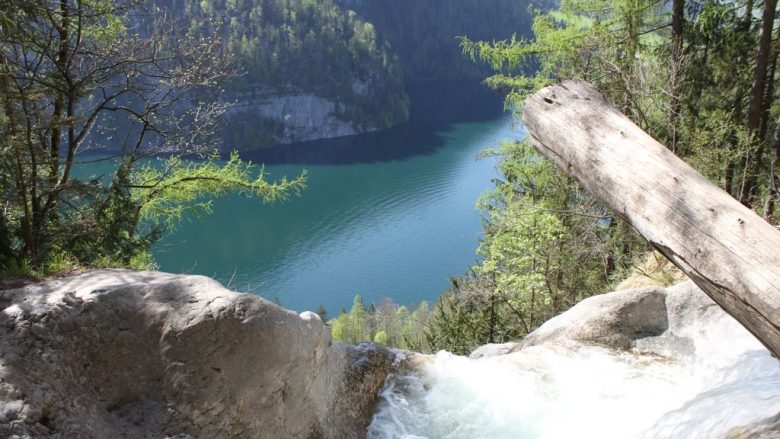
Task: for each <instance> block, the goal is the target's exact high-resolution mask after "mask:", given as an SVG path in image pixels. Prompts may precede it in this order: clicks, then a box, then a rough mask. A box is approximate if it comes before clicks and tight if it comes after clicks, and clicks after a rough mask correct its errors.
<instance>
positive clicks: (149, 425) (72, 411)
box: [0, 270, 393, 438]
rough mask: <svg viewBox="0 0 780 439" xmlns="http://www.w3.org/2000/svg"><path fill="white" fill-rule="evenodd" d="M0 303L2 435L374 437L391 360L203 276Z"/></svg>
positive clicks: (95, 276)
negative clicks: (339, 341)
mask: <svg viewBox="0 0 780 439" xmlns="http://www.w3.org/2000/svg"><path fill="white" fill-rule="evenodd" d="M0 309H2V313H0V437H47V436H53V437H66V438H70V437H74V438H75V437H78V438H108V437H125V438H152V437H154V438H157V437H177V438H186V437H253V438H255V437H268V438H317V437H325V438H352V437H362V436H364V435H365V426H366V425H367V424H368V422H369V420H370V417H371V414H372V412H373V407H374V404H375V402H376V401H375V400H376V397H377V396H376V395H377V391H378V390H379V389H380V388H381V387H382V385H383V384H384V381H385V377H386V375H387V374H388V373H389V371H390V369H391V368H392V363H393V354H392V353H390V352H388V351H386V350H384V349H381V348H378V347H375V346H372V345H366V346H358V347H351V346H344V345H335V344H331V340H330V335H329V332H328V330H327V328H326V327H325V326H324V325H323V323H322V322H321V321H320V319H319V317H318V316H317V315H316V314H313V313H310V312H305V313H302V314H300V315H299V314H296V313H294V312H291V311H287V310H284V309H283V308H281V307H279V306H276V305H274V304H273V303H270V302H268V301H266V300H264V299H262V298H260V297H257V296H254V295H250V294H237V293H234V292H231V291H228V290H226V289H225V288H223V287H222V286H221V285H220V284H219V283H217V282H216V281H214V280H212V279H209V278H206V277H202V276H178V275H170V274H164V273H157V272H132V271H125V270H100V271H91V272H86V273H84V274H81V275H78V276H75V277H70V278H65V279H60V280H52V281H48V282H44V283H40V284H35V285H30V286H26V287H23V288H18V289H13V290H5V291H0Z"/></svg>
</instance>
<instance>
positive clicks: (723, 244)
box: [523, 80, 780, 356]
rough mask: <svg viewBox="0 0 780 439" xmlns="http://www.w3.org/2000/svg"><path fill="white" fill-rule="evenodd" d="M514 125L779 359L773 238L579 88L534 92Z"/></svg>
mask: <svg viewBox="0 0 780 439" xmlns="http://www.w3.org/2000/svg"><path fill="white" fill-rule="evenodd" d="M523 120H524V122H525V124H526V126H527V127H528V132H529V133H530V138H531V141H532V142H533V144H534V146H535V147H536V149H538V150H539V151H540V152H541V153H542V154H544V155H545V156H547V157H548V158H550V159H551V160H552V161H553V162H554V163H555V164H556V165H558V166H559V167H560V168H561V169H563V170H564V171H565V172H567V173H568V174H569V175H571V176H572V177H573V178H574V179H575V180H577V181H578V182H580V183H581V184H582V185H583V186H584V187H585V188H586V189H587V190H589V191H590V192H591V193H593V195H595V196H596V197H597V198H599V199H600V200H601V201H603V202H604V203H606V204H607V205H608V206H609V207H610V208H612V210H613V211H614V212H615V213H616V214H617V215H619V216H621V217H622V218H623V219H625V220H626V221H628V222H629V223H630V224H631V225H632V226H633V227H634V228H635V229H636V230H637V231H638V232H639V233H641V234H642V236H644V237H645V238H646V239H647V240H648V241H650V243H651V244H652V245H653V246H654V247H655V248H657V249H658V250H659V251H661V252H662V253H663V254H664V255H665V256H666V257H667V258H669V260H671V261H672V262H673V263H674V264H675V265H677V266H678V267H679V268H680V269H681V270H683V271H684V272H685V273H686V274H687V275H688V276H689V277H690V278H691V279H693V280H694V282H696V284H698V285H699V286H700V287H701V288H702V289H703V290H704V291H705V292H706V293H707V294H708V295H709V296H710V297H712V299H713V300H715V301H716V302H717V303H718V304H719V305H720V306H721V307H723V309H724V310H726V312H728V313H729V314H731V315H732V316H733V317H734V318H736V319H737V320H738V321H739V322H740V323H741V324H742V325H744V326H745V327H746V328H747V329H748V330H750V332H752V333H753V334H754V335H755V336H756V337H758V339H759V340H761V341H762V342H763V343H764V344H765V345H766V346H767V348H769V350H771V351H772V352H773V353H774V354H775V355H776V356H780V231H777V230H775V229H774V228H773V227H772V226H771V225H770V224H769V223H767V222H766V221H764V220H763V219H761V218H760V217H759V216H758V215H757V214H755V213H754V212H753V211H751V210H750V209H748V208H746V207H745V206H743V205H742V204H740V203H739V202H738V201H737V200H735V199H734V198H732V197H731V196H729V194H728V193H726V192H724V191H723V190H722V189H720V188H717V187H716V186H715V185H713V184H711V183H710V182H709V181H707V179H706V178H704V177H703V176H702V175H701V174H699V173H698V172H696V171H695V170H694V169H693V168H691V167H690V166H688V165H687V164H686V163H685V162H683V161H682V160H680V159H679V158H678V157H677V156H675V155H674V154H673V153H672V152H671V151H669V150H668V149H667V148H665V147H664V146H663V145H661V144H660V143H658V142H656V141H655V140H654V139H653V138H652V137H650V136H649V135H647V134H646V133H644V132H643V131H642V130H641V129H640V128H639V127H637V126H636V125H634V124H633V123H632V122H631V121H630V120H629V119H628V118H626V117H625V116H624V115H622V114H621V113H620V112H619V111H618V110H617V109H615V107H613V106H612V105H611V104H609V103H608V102H607V101H606V100H605V99H604V97H603V96H602V95H601V94H600V93H599V92H598V91H597V90H596V89H595V88H594V87H593V86H591V85H590V84H588V83H586V82H584V81H580V80H567V81H564V82H563V83H561V84H557V85H553V86H549V87H546V88H545V89H543V90H541V91H539V92H538V93H536V94H535V95H534V96H532V97H530V98H529V99H528V100H527V101H526V105H525V109H524V111H523ZM724 342H727V341H725V340H724Z"/></svg>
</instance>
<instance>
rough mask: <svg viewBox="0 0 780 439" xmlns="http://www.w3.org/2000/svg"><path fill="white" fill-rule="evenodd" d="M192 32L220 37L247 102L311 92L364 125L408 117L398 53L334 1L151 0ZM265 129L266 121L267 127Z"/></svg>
mask: <svg viewBox="0 0 780 439" xmlns="http://www.w3.org/2000/svg"><path fill="white" fill-rule="evenodd" d="M153 4H155V5H156V6H157V7H158V8H160V10H162V11H166V13H167V14H168V15H170V16H177V17H181V18H180V20H181V21H182V22H183V25H184V28H185V29H186V31H187V33H188V34H189V35H190V36H192V37H203V36H206V35H221V36H222V37H223V39H224V41H225V49H226V52H227V53H229V54H231V55H233V56H234V57H235V58H236V59H238V60H240V64H241V67H242V70H243V74H242V75H240V76H237V77H235V78H233V79H232V80H231V81H230V82H229V83H228V84H227V86H228V91H229V92H230V93H229V95H230V97H231V98H236V99H239V100H241V101H243V102H246V101H250V100H262V99H265V98H272V97H273V96H275V95H277V94H280V93H281V94H283V93H287V92H305V93H310V94H314V95H317V96H321V97H324V98H328V99H331V100H333V101H335V102H337V103H338V104H339V105H338V107H337V113H336V114H337V116H338V117H340V118H342V119H343V120H345V121H347V122H351V123H353V124H354V125H355V126H356V127H358V128H361V129H366V128H373V129H376V128H389V127H391V126H393V125H396V124H398V123H401V122H404V121H406V119H407V118H408V99H407V97H406V95H405V93H404V88H403V79H402V74H401V70H400V67H399V66H398V61H397V59H396V56H395V55H394V54H393V52H392V51H391V50H390V48H389V47H388V46H387V44H385V43H383V42H381V41H380V40H379V39H378V38H377V35H376V30H375V28H374V25H373V24H371V23H369V22H367V21H365V20H362V19H360V18H359V17H358V16H357V15H356V14H355V13H354V12H351V11H348V10H344V9H342V8H340V7H339V6H337V5H336V4H334V3H333V1H332V0H202V1H201V0H153ZM266 128H267V127H266Z"/></svg>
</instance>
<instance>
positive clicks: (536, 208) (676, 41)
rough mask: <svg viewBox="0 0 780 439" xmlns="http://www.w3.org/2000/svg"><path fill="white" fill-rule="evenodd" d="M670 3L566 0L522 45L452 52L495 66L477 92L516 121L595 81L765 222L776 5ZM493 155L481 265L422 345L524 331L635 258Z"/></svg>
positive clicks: (632, 247)
mask: <svg viewBox="0 0 780 439" xmlns="http://www.w3.org/2000/svg"><path fill="white" fill-rule="evenodd" d="M670 6H671V8H669V7H667V3H666V2H659V1H654V0H620V1H617V2H613V1H605V0H565V1H563V2H562V3H561V5H560V8H559V9H557V10H552V11H549V12H539V13H538V14H537V16H536V18H535V20H534V24H533V31H534V37H533V38H530V39H525V38H522V37H513V38H511V39H509V40H505V41H497V42H496V41H474V40H470V39H463V40H462V48H463V50H464V51H465V52H466V53H467V54H469V55H470V56H471V57H472V59H474V60H475V61H480V62H485V63H487V64H489V65H490V66H491V67H492V68H493V69H494V71H495V74H494V75H493V76H491V77H490V78H488V79H487V82H488V83H489V84H490V85H492V86H493V87H495V88H497V89H500V90H502V91H504V92H505V93H506V95H507V107H508V108H510V109H513V110H515V111H518V112H519V111H522V104H523V101H524V99H525V98H526V97H527V96H528V95H529V94H531V93H533V92H535V91H536V90H538V89H539V88H540V87H543V86H544V85H547V84H549V83H551V82H553V81H555V80H556V79H558V78H563V77H580V78H584V79H586V80H588V81H590V82H592V83H594V84H595V85H596V86H597V87H598V88H599V89H600V90H601V91H602V92H603V93H604V95H605V96H606V97H607V98H608V99H609V100H610V101H612V102H613V103H614V104H615V105H616V106H617V107H618V108H620V109H621V110H622V111H623V112H624V113H625V114H626V115H627V116H629V117H630V118H632V119H633V120H634V122H635V123H637V124H638V125H639V126H640V127H642V128H643V129H644V130H645V131H647V132H648V133H650V134H651V135H652V136H654V137H655V138H657V139H659V140H661V141H662V142H665V143H666V144H667V145H668V146H669V148H670V149H671V150H672V151H674V152H675V153H677V154H678V155H680V156H681V157H682V158H684V159H686V160H688V161H689V162H690V163H692V164H693V165H694V166H696V167H697V168H698V169H699V170H701V171H702V172H703V173H704V174H705V175H707V176H708V177H709V178H711V179H712V180H713V181H715V182H716V183H718V184H720V185H721V186H722V187H723V188H724V189H725V190H727V191H729V192H730V193H731V194H732V195H733V196H734V197H735V198H738V199H739V200H740V201H742V202H743V203H745V204H746V205H748V206H750V207H753V208H754V209H756V210H757V211H759V213H762V214H763V215H764V217H765V218H766V219H768V220H770V221H776V220H777V215H778V213H777V208H776V204H777V203H776V201H777V198H778V196H779V195H780V193H779V192H778V191H777V189H776V187H777V183H776V179H777V177H776V176H777V171H776V166H777V161H778V160H777V159H778V157H780V134H778V133H780V123H778V122H779V120H778V118H777V108H776V107H777V103H776V99H775V92H774V90H775V83H776V81H777V77H776V73H777V72H776V64H777V57H778V54H780V48H778V46H777V45H778V41H777V38H773V37H771V35H774V34H775V33H778V32H780V31H778V28H777V26H775V23H774V16H775V15H776V10H775V8H776V2H775V1H773V0H767V1H764V2H763V3H762V4H757V3H755V2H753V1H746V2H727V3H721V2H712V1H703V2H689V3H686V2H685V1H684V0H673V1H672V2H671V5H670ZM529 71H531V72H533V73H532V74H528V72H529ZM500 151H501V152H500V153H501V157H502V161H501V165H500V171H501V176H502V179H501V180H499V181H498V182H497V183H496V189H495V190H494V191H493V192H491V193H489V194H488V195H487V196H486V197H485V198H484V199H483V200H482V203H481V206H482V208H483V210H484V211H485V223H484V224H485V225H484V232H485V237H484V241H483V243H482V245H481V247H480V254H481V255H482V257H483V260H482V261H481V263H480V264H479V265H478V266H476V267H474V268H473V270H472V273H471V274H470V275H469V276H466V277H464V278H462V279H460V280H458V281H457V282H456V283H455V284H454V287H453V289H452V291H450V292H448V293H447V294H445V295H444V296H443V297H442V299H440V301H439V304H438V305H437V308H436V312H435V313H434V314H433V315H432V316H431V321H430V322H429V327H430V333H429V335H430V336H431V337H432V338H433V339H438V340H442V341H443V343H442V346H441V347H445V348H451V349H455V350H456V351H459V352H468V351H469V350H470V349H471V348H473V347H475V346H477V345H479V344H482V343H488V342H500V341H504V340H508V339H511V338H516V337H519V336H522V335H524V334H526V333H528V332H529V331H531V330H533V329H535V328H536V327H537V326H538V325H539V324H541V323H542V322H543V321H544V320H545V319H547V318H549V317H552V316H554V315H555V314H557V313H559V312H561V311H563V310H565V309H566V308H568V307H569V306H571V305H573V304H574V303H576V302H577V301H578V300H580V299H581V298H583V297H587V296H588V295H590V294H593V293H596V292H599V291H603V290H604V289H605V288H606V287H608V286H609V285H610V282H611V280H613V279H615V278H617V277H619V275H620V273H621V272H622V271H624V270H625V269H627V268H629V267H630V265H631V261H632V258H633V256H634V255H635V254H637V253H638V252H641V251H642V250H643V245H642V243H641V241H640V240H639V239H638V238H637V236H636V235H635V234H633V233H631V231H630V230H629V228H628V226H627V225H626V224H625V223H623V222H621V221H617V220H615V219H614V215H612V214H611V213H610V212H608V211H607V210H605V209H604V208H603V207H601V206H599V205H598V204H597V203H594V202H593V200H592V199H591V198H590V197H589V196H588V195H587V194H585V193H583V192H582V191H581V190H580V189H579V187H578V186H577V185H576V184H574V183H572V182H571V181H570V180H569V179H568V178H567V177H565V176H563V175H562V174H561V173H559V172H558V171H556V170H554V169H552V168H551V166H550V165H549V163H548V162H547V161H546V160H544V159H543V158H542V157H540V156H539V155H537V154H536V153H535V152H534V151H533V150H532V149H531V148H530V147H529V146H527V145H523V144H507V145H504V146H503V147H502V148H501V150H500Z"/></svg>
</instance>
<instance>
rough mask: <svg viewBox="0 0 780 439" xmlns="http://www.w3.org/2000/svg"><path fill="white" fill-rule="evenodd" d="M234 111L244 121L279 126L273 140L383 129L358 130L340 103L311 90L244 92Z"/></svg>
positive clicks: (232, 110)
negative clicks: (255, 94) (343, 113)
mask: <svg viewBox="0 0 780 439" xmlns="http://www.w3.org/2000/svg"><path fill="white" fill-rule="evenodd" d="M230 111H231V114H232V115H233V116H237V117H239V118H241V119H242V120H247V121H250V120H252V119H256V120H263V121H265V123H266V124H268V125H270V126H273V127H275V128H276V129H272V130H270V135H271V136H272V139H269V142H270V143H295V142H305V141H309V140H318V139H329V138H333V137H342V136H351V135H354V134H358V133H361V132H370V131H376V130H377V129H379V128H377V127H363V128H362V129H358V128H356V127H355V125H354V124H353V123H350V122H348V121H345V120H343V119H340V118H339V117H338V104H337V103H336V102H334V101H331V100H328V99H325V98H323V97H319V96H315V95H313V94H307V93H292V92H291V93H282V94H272V95H267V96H264V97H262V98H259V97H254V98H253V97H252V96H251V95H242V96H239V97H238V101H237V103H236V104H235V105H234V106H233V107H231V109H230Z"/></svg>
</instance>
